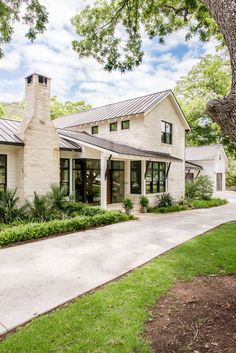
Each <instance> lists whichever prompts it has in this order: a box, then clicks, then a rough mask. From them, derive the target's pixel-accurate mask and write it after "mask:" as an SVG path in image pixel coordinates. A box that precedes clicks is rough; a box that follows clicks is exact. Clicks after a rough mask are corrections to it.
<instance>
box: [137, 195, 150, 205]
mask: <svg viewBox="0 0 236 353" xmlns="http://www.w3.org/2000/svg"><path fill="white" fill-rule="evenodd" d="M139 204H140V206H142V207H148V205H149V199H148V197H147V196H144V195H142V196H140V198H139Z"/></svg>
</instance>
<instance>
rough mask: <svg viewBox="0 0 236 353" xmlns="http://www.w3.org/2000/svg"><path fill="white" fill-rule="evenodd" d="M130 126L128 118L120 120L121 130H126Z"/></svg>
mask: <svg viewBox="0 0 236 353" xmlns="http://www.w3.org/2000/svg"><path fill="white" fill-rule="evenodd" d="M129 126H130V122H129V120H123V121H122V122H121V130H128V129H129Z"/></svg>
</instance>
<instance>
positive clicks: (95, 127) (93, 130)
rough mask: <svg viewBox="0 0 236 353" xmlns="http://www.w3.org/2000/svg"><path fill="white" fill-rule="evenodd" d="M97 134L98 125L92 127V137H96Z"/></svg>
mask: <svg viewBox="0 0 236 353" xmlns="http://www.w3.org/2000/svg"><path fill="white" fill-rule="evenodd" d="M97 134H98V125H96V126H92V135H97Z"/></svg>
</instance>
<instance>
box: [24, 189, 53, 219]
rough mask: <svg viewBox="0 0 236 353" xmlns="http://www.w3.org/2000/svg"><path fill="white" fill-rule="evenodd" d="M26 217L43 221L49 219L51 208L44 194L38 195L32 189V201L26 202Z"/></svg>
mask: <svg viewBox="0 0 236 353" xmlns="http://www.w3.org/2000/svg"><path fill="white" fill-rule="evenodd" d="M26 207H27V208H28V217H29V219H30V220H32V221H36V222H43V221H46V220H49V219H50V214H51V209H50V204H49V199H48V197H47V196H46V195H38V194H37V193H36V191H34V197H33V200H32V202H27V203H26Z"/></svg>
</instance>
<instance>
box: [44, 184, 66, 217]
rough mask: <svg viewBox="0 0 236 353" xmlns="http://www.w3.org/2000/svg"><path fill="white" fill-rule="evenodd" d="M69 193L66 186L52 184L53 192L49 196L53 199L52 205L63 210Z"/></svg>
mask: <svg viewBox="0 0 236 353" xmlns="http://www.w3.org/2000/svg"><path fill="white" fill-rule="evenodd" d="M66 195H67V189H66V186H63V187H60V186H58V185H56V184H52V185H51V192H50V193H49V195H48V197H49V199H50V201H51V206H52V208H54V209H55V210H59V211H62V210H63V208H64V203H65V198H66Z"/></svg>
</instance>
